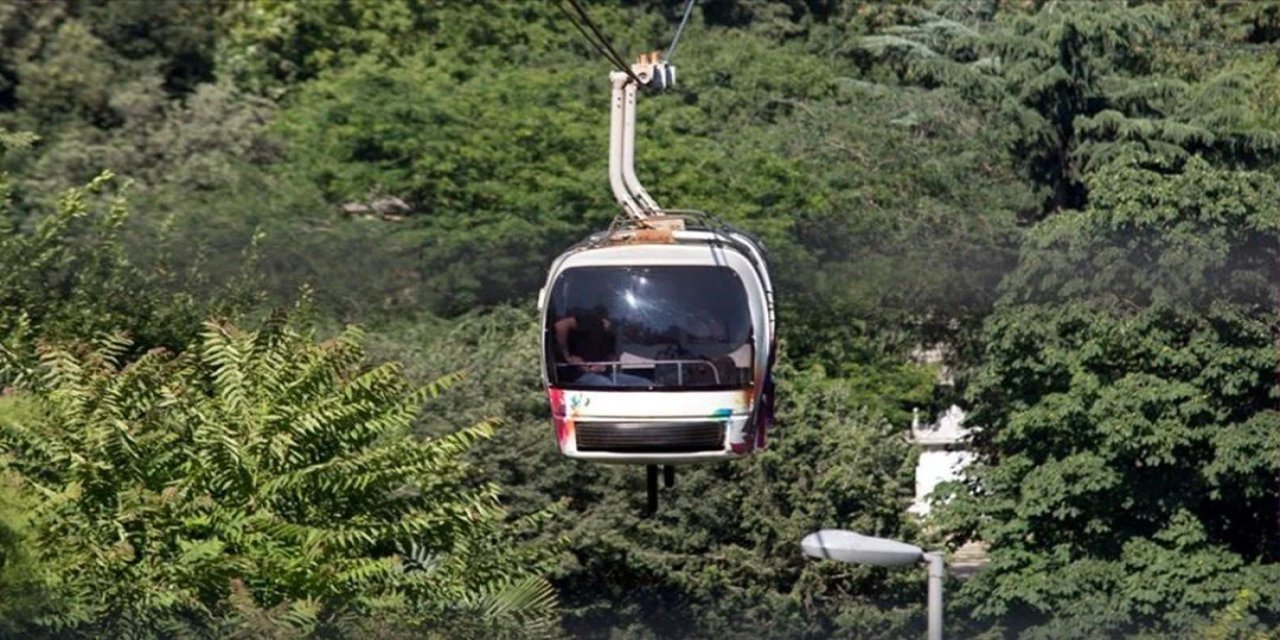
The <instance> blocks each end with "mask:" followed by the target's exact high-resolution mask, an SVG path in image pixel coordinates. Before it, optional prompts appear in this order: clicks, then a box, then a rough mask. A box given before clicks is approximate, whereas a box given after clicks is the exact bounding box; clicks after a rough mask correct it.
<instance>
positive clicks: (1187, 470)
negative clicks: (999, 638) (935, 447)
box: [0, 0, 1280, 638]
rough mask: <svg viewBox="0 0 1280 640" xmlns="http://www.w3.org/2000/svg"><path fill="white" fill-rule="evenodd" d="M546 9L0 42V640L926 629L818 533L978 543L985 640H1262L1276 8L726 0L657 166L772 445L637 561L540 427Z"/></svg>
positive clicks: (1278, 61) (268, 7) (579, 72)
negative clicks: (746, 334) (726, 269)
mask: <svg viewBox="0 0 1280 640" xmlns="http://www.w3.org/2000/svg"><path fill="white" fill-rule="evenodd" d="M561 1H562V0H561ZM556 5H557V0H539V1H529V2H507V1H503V0H480V1H477V2H455V1H452V0H324V1H317V2H305V3H304V2H278V1H275V0H243V1H235V2H231V1H223V0H211V1H208V2H108V1H105V0H47V1H45V2H39V3H31V2H21V1H18V0H8V1H6V0H0V42H2V43H3V45H4V46H2V47H0V151H2V155H0V173H3V179H0V187H3V188H0V196H2V197H0V262H2V263H3V264H4V265H5V267H6V268H5V269H4V270H3V272H0V356H2V363H3V364H0V435H2V436H3V437H2V438H0V446H2V454H3V455H2V456H0V463H2V466H3V469H0V635H16V634H31V635H50V636H52V635H66V634H82V635H88V634H94V633H99V634H101V633H110V634H113V635H114V634H123V633H131V634H135V635H172V634H173V633H179V632H180V633H193V634H204V635H215V636H228V635H230V636H237V635H239V636H244V635H250V636H260V635H275V636H280V637H291V636H296V635H344V634H345V635H357V636H360V635H370V634H384V635H395V634H398V633H407V634H410V635H412V634H419V633H427V634H430V633H450V634H453V635H466V634H471V635H477V636H487V635H494V634H503V633H508V634H515V635H519V634H522V633H528V634H542V633H549V634H555V633H559V632H564V633H569V634H572V635H581V636H588V637H658V636H660V637H667V636H676V637H695V636H696V637H759V636H770V637H830V636H837V637H899V636H902V635H904V634H915V633H918V632H919V630H920V628H921V627H922V625H923V616H922V611H921V607H920V606H919V603H920V602H921V600H922V598H921V596H922V590H923V584H922V580H921V576H920V575H916V573H915V572H889V571H886V570H880V569H875V570H873V569H869V568H865V567H852V566H837V565H833V564H830V563H808V562H806V561H804V560H803V559H802V558H801V557H800V556H799V554H798V553H797V549H796V543H797V542H798V540H799V539H800V537H802V536H803V535H804V534H805V533H807V532H808V531H810V530H812V529H815V528H819V527H848V528H853V529H856V530H859V531H862V532H864V533H872V534H879V535H884V536H890V537H898V538H902V539H907V540H910V541H913V542H917V543H921V544H929V545H949V546H950V547H951V548H954V547H955V546H957V545H959V544H960V543H962V542H965V541H969V540H974V541H981V542H983V543H985V544H986V545H987V547H988V549H989V551H988V553H989V564H988V566H987V567H986V569H985V570H984V571H982V572H980V573H979V574H978V575H977V576H976V577H975V578H973V579H971V580H968V581H967V582H964V583H963V584H956V585H954V586H955V587H958V590H957V589H953V590H952V591H951V593H953V594H955V595H956V597H955V598H953V599H951V600H949V605H948V606H949V611H948V617H949V620H950V624H951V626H952V629H951V631H954V632H956V633H960V634H967V635H979V634H983V633H988V634H991V635H1007V636H1018V635H1026V636H1031V637H1062V636H1072V635H1074V636H1080V637H1095V636H1099V635H1115V634H1127V635H1141V634H1149V635H1152V636H1161V637H1162V636H1168V635H1178V634H1182V635H1194V636H1205V637H1218V638H1227V637H1253V636H1255V635H1258V634H1266V633H1272V634H1274V632H1275V629H1276V626H1277V624H1280V621H1277V620H1276V618H1275V612H1276V611H1280V591H1277V589H1276V586H1275V585H1276V584H1280V575H1277V566H1280V555H1278V553H1280V552H1278V551H1277V550H1278V549H1280V514H1278V513H1277V506H1276V505H1277V504H1280V496H1278V495H1277V492H1278V491H1280V485H1278V484H1277V482H1276V478H1277V477H1280V462H1277V461H1278V460H1280V414H1278V411H1280V320H1277V318H1280V290H1278V289H1280V287H1278V286H1277V281H1278V280H1280V276H1278V275H1277V272H1276V264H1277V262H1278V261H1280V257H1278V255H1277V252H1278V249H1277V246H1280V230H1278V228H1280V205H1278V204H1277V203H1278V202H1280V193H1278V192H1277V189H1276V187H1275V184H1276V180H1277V178H1280V57H1278V55H1277V51H1278V47H1280V4H1278V3H1277V2H1275V1H1274V0H1260V1H1257V2H1206V3H1200V2H1175V3H1152V2H1140V1H1138V0H1133V1H1127V2H1101V1H1099V2H1090V1H1085V0H1081V1H1079V2H1065V1H1061V0H1059V1H1052V0H939V1H936V2H934V1H931V0H913V1H909V2H901V3H880V2H869V1H864V0H823V1H816V0H813V1H801V0H785V1H774V0H705V1H703V2H699V3H698V5H697V8H696V9H695V11H694V13H693V18H692V20H691V22H690V24H689V26H688V28H687V30H686V31H685V34H684V39H683V40H682V42H681V44H680V48H679V55H678V56H677V58H676V59H675V62H676V64H677V65H678V66H679V67H680V86H679V87H678V88H677V90H676V91H674V92H670V93H666V94H661V95H644V96H643V97H642V100H641V102H640V109H639V116H638V130H639V131H640V137H639V140H640V144H639V148H638V150H637V154H638V155H637V166H638V169H639V173H640V175H641V176H642V178H643V179H644V181H645V183H646V184H647V185H648V186H649V188H650V190H651V192H652V193H653V195H654V196H655V197H656V198H657V199H658V201H659V202H662V203H664V204H666V205H668V206H673V207H686V208H697V209H704V210H707V211H710V212H712V213H714V214H716V215H718V216H721V217H723V218H724V219H726V220H727V221H729V222H731V223H733V224H736V225H739V226H741V227H743V228H745V229H747V230H749V231H751V232H753V233H755V234H757V235H759V236H760V237H762V238H763V239H764V240H765V242H766V243H767V244H768V247H769V249H770V257H771V260H772V265H773V270H774V275H775V280H776V282H777V283H778V285H779V290H780V291H781V294H782V295H781V296H780V303H781V309H780V318H781V327H782V331H783V336H782V338H783V343H784V349H783V356H782V359H781V361H780V365H779V371H778V377H779V385H780V388H781V390H782V394H781V396H780V405H779V407H778V409H779V428H778V430H777V431H776V432H775V433H774V434H773V435H772V439H771V441H770V447H769V448H768V449H767V450H766V451H765V452H764V453H762V454H760V455H758V456H755V457H754V458H752V459H751V460H748V461H743V462H740V463H735V464H725V465H711V466H706V467H697V468H690V469H688V470H682V471H681V473H680V476H679V481H678V484H677V486H676V487H675V488H674V489H672V490H670V491H669V492H668V494H667V495H666V496H664V506H663V508H662V509H661V510H660V511H659V512H658V513H657V514H655V515H654V516H653V517H652V518H647V519H646V518H641V517H640V503H641V499H642V494H643V492H642V488H643V487H642V485H643V482H642V479H643V475H642V474H641V473H639V472H636V471H635V470H630V469H625V468H613V467H600V466H592V465H584V464H575V463H572V462H569V461H565V460H563V459H560V458H559V457H558V456H557V455H556V454H555V451H554V445H553V443H552V442H551V439H550V427H549V426H548V425H547V424H546V415H545V413H546V406H545V400H544V398H543V396H542V394H541V393H540V390H539V386H540V385H539V380H538V372H537V368H536V364H535V362H536V359H537V348H536V341H537V335H536V331H537V330H536V318H535V317H534V315H533V314H532V313H531V312H530V310H529V307H530V306H532V302H531V300H532V297H533V295H534V293H535V292H536V290H537V288H538V286H539V285H540V282H541V279H542V276H543V268H544V267H545V266H546V264H547V263H548V261H549V260H550V258H551V257H552V256H553V255H555V254H556V252H557V251H558V250H559V249H560V248H562V247H564V246H566V245H567V244H569V243H571V242H573V241H574V240H576V239H578V238H579V237H580V236H582V235H583V234H585V233H587V232H589V231H591V230H594V229H597V228H600V227H601V226H603V225H606V224H608V222H609V220H610V219H611V218H612V217H613V215H614V213H615V207H614V205H613V204H612V203H611V200H610V198H609V193H608V191H607V183H606V180H605V166H606V158H605V153H604V151H605V148H606V145H607V135H606V131H607V121H608V115H607V111H606V103H607V82H606V81H605V77H606V76H605V74H606V72H607V70H608V67H607V65H606V64H605V63H604V62H603V61H602V59H601V58H600V57H599V56H598V54H597V53H596V51H595V50H594V49H593V48H592V47H591V46H590V45H589V44H587V42H586V41H585V40H584V39H583V38H582V37H581V35H580V34H579V33H578V32H577V31H576V30H574V29H573V28H572V26H571V25H569V24H568V22H567V21H566V19H565V17H564V14H563V13H562V12H561V11H559V10H558V9H557V6H556ZM585 5H586V7H587V9H588V11H589V12H590V13H591V15H592V16H593V17H594V18H595V19H596V20H597V21H598V22H599V23H600V25H601V27H602V29H603V31H604V32H605V33H606V34H608V36H609V37H610V38H611V40H612V41H613V44H614V45H615V47H616V48H618V49H619V50H621V51H623V52H624V54H635V53H639V52H641V51H649V50H653V49H657V48H662V47H665V46H667V45H668V43H669V38H670V37H671V34H672V31H673V29H674V25H675V23H676V21H677V20H678V19H679V17H680V14H681V12H682V10H683V9H684V6H685V3H684V0H627V1H626V2H615V1H611V0H590V1H585ZM300 296H301V297H303V298H305V299H307V300H309V301H311V302H310V304H311V308H313V310H314V311H313V313H312V315H310V316H307V315H306V314H301V315H300V314H298V313H289V314H284V315H281V314H278V313H272V312H271V311H270V309H271V308H273V307H276V308H292V307H293V306H294V303H295V301H296V299H297V298H299V297H300ZM353 321H354V322H361V323H364V324H365V325H366V326H367V327H368V329H367V331H368V335H369V337H368V342H369V352H368V353H365V352H364V351H363V350H362V348H361V346H360V345H361V344H362V342H363V340H362V338H361V334H360V333H359V332H358V331H356V330H354V329H345V330H344V329H342V327H343V326H345V325H346V324H347V323H350V322H353ZM238 327H239V328H238ZM926 351H928V352H932V353H940V354H943V356H944V357H945V359H946V362H945V363H944V366H945V370H943V369H939V368H935V367H933V366H932V365H930V366H926V365H922V364H918V363H917V362H916V361H917V360H918V359H919V357H918V356H919V354H920V353H922V352H926ZM389 362H394V363H400V364H387V363H389ZM401 368H402V369H403V372H404V373H403V374H401V373H400V370H401ZM455 374H460V375H461V377H460V378H458V379H457V380H456V382H454V383H453V384H452V386H451V389H450V390H449V392H448V393H444V394H441V395H439V397H436V396H435V395H434V394H433V393H428V392H420V391H415V389H417V388H419V387H425V388H429V389H430V388H435V387H432V386H431V385H432V384H433V383H434V382H436V381H439V380H442V379H444V380H450V381H454V380H455V378H454V376H455ZM953 402H957V403H960V404H961V405H963V406H964V407H965V408H966V409H968V410H970V411H971V413H970V416H969V418H968V424H969V425H970V426H972V427H974V429H975V431H974V435H973V438H972V441H971V442H970V443H969V446H971V448H972V449H973V450H974V453H975V455H976V463H975V464H974V465H973V466H972V467H971V468H970V470H969V471H968V472H967V475H966V478H965V479H964V480H963V481H962V482H959V483H955V484H953V485H951V486H950V487H949V488H948V490H947V491H945V492H943V493H944V495H943V496H940V497H945V499H944V500H939V501H938V503H937V504H935V510H934V514H935V516H934V517H933V518H932V519H929V520H920V519H918V518H916V517H915V516H912V515H909V514H908V513H906V511H905V508H906V506H907V504H909V501H910V498H911V496H912V493H913V486H912V485H913V482H912V471H913V468H914V464H915V460H916V454H917V449H916V447H915V446H914V445H913V444H912V443H910V442H909V441H908V439H907V437H906V434H907V425H908V424H909V423H910V420H911V416H912V411H913V409H920V410H922V412H923V414H924V415H925V416H927V415H928V414H929V413H930V412H933V411H938V410H940V409H942V408H944V407H946V406H947V405H949V404H951V403H953ZM495 418H497V419H500V420H501V423H502V425H503V426H502V427H501V428H498V429H496V430H493V429H492V428H491V427H492V424H493V423H492V422H490V421H491V420H492V419H495ZM476 425H480V426H476ZM375 614H376V615H375ZM464 620H466V621H472V622H474V625H475V626H474V627H466V628H463V627H462V626H459V625H461V624H462V621H464ZM381 623H385V624H382V626H377V625H379V624H381ZM371 624H372V625H374V626H370V625H371Z"/></svg>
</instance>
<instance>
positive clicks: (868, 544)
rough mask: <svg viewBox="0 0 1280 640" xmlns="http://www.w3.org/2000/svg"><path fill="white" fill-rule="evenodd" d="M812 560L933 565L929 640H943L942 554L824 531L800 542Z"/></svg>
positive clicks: (887, 564)
mask: <svg viewBox="0 0 1280 640" xmlns="http://www.w3.org/2000/svg"><path fill="white" fill-rule="evenodd" d="M800 547H801V548H802V549H804V553H805V555H807V556H809V557H810V558H820V559H826V560H836V561H838V562H847V563H851V564H869V565H875V566H877V567H903V566H908V565H912V564H919V563H921V562H924V563H927V564H928V565H929V627H928V628H929V635H928V640H942V578H943V576H944V575H946V568H945V567H944V566H943V562H942V552H940V551H930V552H925V551H924V550H923V549H921V548H920V547H917V546H915V545H912V544H907V543H905V542H898V541H897V540H887V539H885V538H873V537H871V536H864V535H861V534H858V533H854V532H852V531H845V530H843V529H823V530H821V531H815V532H813V533H811V534H809V535H807V536H805V537H804V540H802V541H801V542H800Z"/></svg>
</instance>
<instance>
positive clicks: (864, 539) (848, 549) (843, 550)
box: [800, 529, 924, 567]
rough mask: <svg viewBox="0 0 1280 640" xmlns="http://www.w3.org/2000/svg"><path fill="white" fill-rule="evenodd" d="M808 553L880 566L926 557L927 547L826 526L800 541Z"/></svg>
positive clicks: (813, 556)
mask: <svg viewBox="0 0 1280 640" xmlns="http://www.w3.org/2000/svg"><path fill="white" fill-rule="evenodd" d="M800 547H801V548H802V549H804V553H805V555H807V556H809V557H811V558H824V559H828V560H838V561H840V562H849V563H854V564H870V565H875V566H877V567H901V566H905V565H910V564H917V563H919V562H921V561H922V560H924V550H923V549H921V548H920V547H917V546H915V545H912V544H907V543H905V542H898V541H897V540H886V539H885V538H872V537H871V536H864V535H861V534H858V533H854V532H852V531H845V530H843V529H823V530H821V531H815V532H813V533H811V534H809V535H807V536H805V537H804V540H803V541H801V542H800Z"/></svg>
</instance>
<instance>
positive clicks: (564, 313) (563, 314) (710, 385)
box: [540, 228, 775, 465]
mask: <svg viewBox="0 0 1280 640" xmlns="http://www.w3.org/2000/svg"><path fill="white" fill-rule="evenodd" d="M540 303H541V304H540V309H541V313H542V322H543V332H542V353H543V365H544V366H543V376H544V380H545V382H546V385H547V392H548V395H549V397H550V401H551V410H552V420H553V422H554V425H555V432H556V440H557V443H558V445H559V447H560V451H561V452H562V453H564V454H565V455H567V456H571V457H575V458H583V459H588V460H596V461H600V462H619V463H639V464H662V465H668V464H675V463H688V462H700V461H710V460H722V459H728V458H734V457H739V456H743V455H746V454H748V453H750V452H751V451H753V450H754V449H755V448H756V447H757V446H760V445H762V444H763V443H764V431H765V427H766V426H767V421H768V420H769V413H770V410H771V407H770V403H771V400H772V398H771V395H772V391H771V389H770V388H769V387H770V383H769V368H770V365H771V363H772V358H773V345H774V342H775V341H774V319H773V293H772V287H771V284H770V281H769V276H768V272H767V271H766V269H765V263H764V259H763V256H762V255H761V254H760V251H759V249H758V248H757V246H756V244H755V243H754V242H753V241H752V240H751V239H749V238H747V237H746V236H744V235H742V234H740V233H736V232H733V231H729V230H717V229H710V228H704V229H687V230H678V229H677V230H660V229H652V228H633V229H623V230H618V231H614V232H608V233H603V234H597V235H596V236H593V237H592V238H591V239H589V240H588V241H586V242H584V243H582V244H580V245H578V246H576V247H574V248H573V249H570V250H569V251H568V252H566V253H565V254H563V255H562V256H560V258H559V259H557V260H556V261H555V263H554V264H553V266H552V268H551V273H550V275H549V276H548V279H547V284H546V287H545V288H544V289H543V291H542V295H541V300H540Z"/></svg>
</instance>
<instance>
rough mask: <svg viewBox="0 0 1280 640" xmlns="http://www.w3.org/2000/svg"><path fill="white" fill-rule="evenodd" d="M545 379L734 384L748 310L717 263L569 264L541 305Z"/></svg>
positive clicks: (746, 355) (622, 384)
mask: <svg viewBox="0 0 1280 640" xmlns="http://www.w3.org/2000/svg"><path fill="white" fill-rule="evenodd" d="M547 314H548V316H547V321H546V327H547V332H548V335H547V340H546V348H547V350H548V353H547V356H548V357H547V362H548V363H549V365H550V370H549V371H548V377H549V379H550V381H551V383H552V384H553V385H554V386H558V387H565V388H584V389H586V388H601V387H607V388H619V389H625V388H631V389H649V390H654V389H664V390H677V389H700V390H711V389H736V388H742V387H745V386H749V385H750V384H751V381H752V366H753V365H752V363H753V361H754V357H753V356H754V353H753V344H752V332H751V313H750V308H749V306H748V304H747V296H746V291H745V289H744V288H743V285H742V282H741V280H740V279H739V278H738V275H737V273H735V272H734V271H733V270H732V269H730V268H728V267H724V266H651V267H577V268H572V269H567V270H565V271H564V272H563V273H562V274H561V275H560V277H559V278H558V279H557V280H556V282H555V284H554V285H553V287H552V290H551V295H550V298H549V300H548V304H547Z"/></svg>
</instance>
